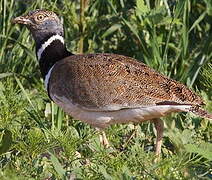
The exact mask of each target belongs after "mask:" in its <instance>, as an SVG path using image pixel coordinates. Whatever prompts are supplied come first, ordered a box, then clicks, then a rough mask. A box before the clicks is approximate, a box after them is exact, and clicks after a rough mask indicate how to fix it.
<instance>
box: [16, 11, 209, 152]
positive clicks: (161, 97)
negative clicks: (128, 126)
mask: <svg viewBox="0 0 212 180" xmlns="http://www.w3.org/2000/svg"><path fill="white" fill-rule="evenodd" d="M12 23H15V24H22V25H25V26H26V27H27V28H28V29H29V31H30V33H31V34H32V37H33V39H34V41H35V44H36V56H37V59H38V62H39V67H40V71H41V75H42V77H43V79H44V84H45V88H46V90H47V93H48V95H49V98H50V99H51V100H52V101H53V102H54V103H56V104H57V105H58V106H59V107H61V108H62V109H63V110H64V111H65V112H66V113H67V114H69V115H71V116H72V117H73V118H75V119H77V120H80V121H82V122H85V123H87V124H89V125H91V126H93V127H95V128H99V129H105V128H107V127H109V126H110V125H112V124H122V123H142V122H146V121H150V122H153V123H154V125H155V129H156V145H155V153H156V155H157V156H159V155H160V153H161V145H162V138H163V131H164V124H163V121H162V120H161V117H164V116H167V115H168V114H170V113H174V112H191V113H193V114H195V115H197V116H199V117H202V118H208V119H212V114H210V113H208V112H207V111H206V110H204V109H202V108H201V106H202V105H204V104H205V103H204V102H203V99H202V98H201V97H200V96H199V95H197V94H196V93H195V92H193V91H192V90H190V89H189V88H188V87H186V86H185V85H183V84H182V83H180V82H177V81H175V80H173V79H170V78H168V77H166V76H165V75H162V74H160V73H158V72H157V71H155V70H154V69H152V68H150V67H148V66H147V65H146V64H144V63H142V62H140V61H138V60H136V59H134V58H131V57H127V56H123V55H118V54H111V53H93V54H73V53H71V52H69V51H68V50H67V48H66V44H65V40H64V29H63V24H62V22H61V20H60V19H59V16H58V15H57V14H56V13H54V12H52V11H49V10H44V9H36V10H33V11H29V12H28V13H27V14H26V15H22V16H18V17H16V18H14V19H13V20H12Z"/></svg>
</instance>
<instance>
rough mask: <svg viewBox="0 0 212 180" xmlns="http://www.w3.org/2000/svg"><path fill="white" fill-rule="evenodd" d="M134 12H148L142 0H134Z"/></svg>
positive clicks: (141, 13)
mask: <svg viewBox="0 0 212 180" xmlns="http://www.w3.org/2000/svg"><path fill="white" fill-rule="evenodd" d="M136 12H137V14H138V15H139V14H140V15H143V14H144V15H145V14H146V13H148V12H149V8H148V6H147V5H146V4H145V3H144V1H143V0H136Z"/></svg>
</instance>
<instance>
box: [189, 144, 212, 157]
mask: <svg viewBox="0 0 212 180" xmlns="http://www.w3.org/2000/svg"><path fill="white" fill-rule="evenodd" d="M185 149H186V150H187V151H188V152H191V153H197V154H199V155H201V156H203V157H204V158H207V159H208V160H210V161H211V160H212V144H210V143H202V144H200V145H199V146H197V145H195V144H187V145H185Z"/></svg>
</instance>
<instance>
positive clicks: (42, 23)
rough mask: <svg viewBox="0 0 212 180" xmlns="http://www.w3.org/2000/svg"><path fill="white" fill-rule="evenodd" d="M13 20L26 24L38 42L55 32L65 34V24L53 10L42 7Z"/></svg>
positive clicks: (16, 22)
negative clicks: (42, 8)
mask: <svg viewBox="0 0 212 180" xmlns="http://www.w3.org/2000/svg"><path fill="white" fill-rule="evenodd" d="M12 22H13V23H15V24H24V25H26V27H27V28H28V29H29V30H30V32H31V33H32V35H33V38H34V39H35V41H36V42H37V43H40V42H41V41H42V40H43V39H45V38H48V37H50V36H52V35H54V34H58V35H60V36H63V25H62V23H61V21H60V19H59V18H58V16H57V15H56V14H55V13H54V12H52V11H47V10H41V9H38V10H35V11H30V12H29V13H28V14H26V15H23V16H19V17H16V18H15V19H13V20H12Z"/></svg>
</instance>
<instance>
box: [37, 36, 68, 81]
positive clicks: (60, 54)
mask: <svg viewBox="0 0 212 180" xmlns="http://www.w3.org/2000/svg"><path fill="white" fill-rule="evenodd" d="M36 55H37V59H38V61H39V65H40V70H41V74H42V77H43V78H44V79H45V77H46V75H47V74H48V72H49V70H50V69H51V67H52V66H53V65H54V64H55V63H56V62H57V61H60V60H62V59H63V58H65V57H67V56H70V55H72V53H70V52H69V51H68V50H67V49H66V46H65V43H64V38H63V36H61V35H58V34H52V35H49V36H47V37H45V38H43V40H42V41H40V42H36Z"/></svg>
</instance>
